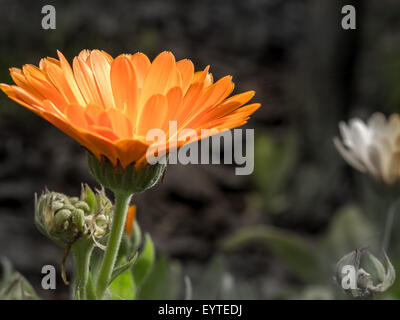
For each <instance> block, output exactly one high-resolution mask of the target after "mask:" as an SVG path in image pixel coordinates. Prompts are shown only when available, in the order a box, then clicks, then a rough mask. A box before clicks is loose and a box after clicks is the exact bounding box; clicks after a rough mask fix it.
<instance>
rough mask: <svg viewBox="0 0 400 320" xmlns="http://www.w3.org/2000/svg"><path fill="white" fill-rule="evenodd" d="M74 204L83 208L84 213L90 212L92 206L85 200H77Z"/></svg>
mask: <svg viewBox="0 0 400 320" xmlns="http://www.w3.org/2000/svg"><path fill="white" fill-rule="evenodd" d="M74 206H75V208H78V209H81V210H82V211H83V212H84V213H85V212H88V213H89V212H90V207H89V205H88V204H87V203H86V202H85V201H77V202H76V203H75V204H74Z"/></svg>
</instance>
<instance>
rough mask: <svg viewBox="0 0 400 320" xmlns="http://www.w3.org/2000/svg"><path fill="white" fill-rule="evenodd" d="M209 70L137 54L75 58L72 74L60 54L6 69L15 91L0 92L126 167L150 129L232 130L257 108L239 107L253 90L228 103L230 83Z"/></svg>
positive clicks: (140, 152)
mask: <svg viewBox="0 0 400 320" xmlns="http://www.w3.org/2000/svg"><path fill="white" fill-rule="evenodd" d="M208 70H209V67H206V68H205V69H204V70H203V71H199V72H195V70H194V67H193V63H192V62H191V61H190V60H187V59H183V60H180V61H178V62H176V61H175V58H174V55H173V54H172V53H171V52H162V53H160V54H159V55H158V56H157V57H156V58H155V59H154V60H153V61H152V62H150V60H149V58H148V57H147V56H146V55H145V54H143V53H135V54H121V55H119V56H118V57H116V58H115V59H114V58H112V57H111V56H110V55H109V54H107V53H106V52H104V51H100V50H92V51H89V50H83V51H81V52H80V54H79V55H78V56H77V57H75V58H74V59H73V63H72V67H71V65H70V64H69V63H68V61H67V60H66V58H65V57H64V56H63V54H62V53H61V52H59V51H58V59H54V58H44V59H42V60H41V61H40V64H39V67H35V66H33V65H24V66H23V67H22V70H21V69H18V68H11V69H10V73H11V77H12V79H13V80H14V82H15V85H7V84H0V88H1V89H2V90H3V91H4V92H5V93H6V94H7V95H8V97H10V98H11V99H13V100H14V101H16V102H18V103H19V104H21V105H23V106H25V107H26V108H28V109H30V110H31V111H33V112H35V113H36V114H38V115H39V116H41V117H43V118H44V119H46V120H47V121H49V122H51V123H52V124H53V125H54V126H56V127H57V128H59V129H60V130H62V131H63V132H65V133H66V134H68V135H69V136H71V137H72V138H73V139H75V140H77V141H78V142H79V143H80V144H81V145H83V146H84V147H86V148H87V149H88V150H89V151H90V152H92V153H93V154H94V155H95V156H96V157H97V158H98V159H99V160H100V159H101V157H102V156H104V157H106V158H107V159H108V160H109V161H110V162H111V163H112V164H113V165H114V166H117V165H118V164H120V165H121V166H122V168H126V167H127V166H128V165H130V164H132V163H135V165H137V164H140V163H145V162H146V157H145V154H146V150H147V149H148V147H149V145H150V143H149V142H147V141H146V133H147V132H148V130H150V129H153V128H159V129H162V130H164V132H168V125H169V121H170V120H171V121H176V122H177V126H178V128H177V130H178V132H179V131H181V130H182V129H185V128H190V129H194V130H196V131H197V132H200V130H201V129H217V130H225V129H231V128H235V127H238V126H240V125H242V124H244V123H245V122H246V121H247V119H248V118H249V116H250V115H251V114H252V113H253V112H254V111H255V110H256V109H258V108H259V106H260V104H258V103H256V104H249V105H246V106H244V105H245V104H246V103H247V102H248V101H249V100H250V99H251V98H252V97H253V95H254V91H248V92H244V93H241V94H238V95H234V96H231V97H229V98H228V96H229V95H230V94H231V93H232V91H233V88H234V84H233V82H232V77H231V76H226V77H223V78H222V79H220V80H218V81H217V82H214V81H213V77H212V75H211V73H209V72H208ZM200 138H201V137H200V135H199V139H200ZM185 143H186V142H185V141H183V142H179V143H178V145H175V146H174V148H176V147H180V146H181V145H183V144H185ZM168 151H170V150H167V152H168Z"/></svg>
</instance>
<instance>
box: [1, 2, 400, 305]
mask: <svg viewBox="0 0 400 320" xmlns="http://www.w3.org/2000/svg"><path fill="white" fill-rule="evenodd" d="M45 4H51V5H54V6H55V8H56V12H57V13H56V21H57V28H56V30H43V29H42V28H41V19H42V17H43V15H42V14H41V8H42V6H43V5H45ZM346 4H353V5H354V6H355V8H356V13H357V29H356V30H343V29H342V28H341V19H342V17H343V16H342V14H341V8H342V7H343V6H344V5H346ZM399 9H400V6H399V3H398V1H396V0H383V1H374V0H364V1H350V0H348V1H339V0H329V1H319V0H293V1H292V0H285V1H283V0H249V1H233V0H231V1H228V0H213V1H211V0H204V1H187V0H185V1H183V0H182V1H177V0H176V1H164V0H143V1H121V0H114V1H68V2H67V1H45V2H43V1H42V2H41V1H11V0H0V21H1V22H2V23H1V25H2V27H1V28H0V44H1V45H0V82H4V83H11V81H12V80H11V78H10V76H9V74H8V68H9V67H12V66H15V67H21V66H22V65H23V64H25V63H31V64H38V62H39V60H40V58H42V57H45V56H52V57H55V56H56V50H57V49H59V50H61V51H62V52H63V53H64V55H65V56H66V57H67V58H68V59H69V61H71V59H72V58H73V57H74V56H75V55H77V54H78V53H79V51H80V50H81V49H84V48H87V49H93V48H100V49H103V50H105V51H107V52H109V53H110V54H112V55H113V56H116V55H118V54H120V53H133V52H136V51H141V52H144V53H146V54H147V55H149V56H150V57H152V58H154V57H155V56H156V55H157V54H158V53H159V52H161V51H163V50H170V51H172V52H173V53H174V54H175V56H176V58H177V59H182V58H190V59H191V60H192V61H193V62H194V64H195V66H196V69H201V68H204V67H205V66H206V65H208V64H209V65H211V72H212V73H213V75H214V78H220V77H222V76H224V75H226V74H231V75H233V77H234V82H235V84H236V87H235V92H236V93H239V92H242V91H245V90H251V89H254V90H255V91H256V96H255V98H254V99H253V100H254V101H255V102H260V103H261V104H262V107H261V108H260V109H259V110H258V111H257V112H256V113H255V114H254V115H253V117H252V118H251V120H250V121H249V123H248V124H247V125H246V126H245V127H246V128H255V137H256V147H255V158H254V159H255V172H254V173H253V175H251V176H236V175H235V174H234V167H233V166H228V165H188V166H184V165H170V166H169V167H168V170H167V173H166V176H165V179H164V181H163V183H161V184H159V185H158V186H157V187H155V188H154V189H152V190H150V191H148V192H146V193H145V194H141V195H138V196H136V197H135V198H134V202H135V203H136V204H137V207H138V216H137V218H138V222H139V223H140V225H141V228H142V230H143V231H146V232H149V233H150V234H151V236H152V237H153V240H154V242H155V244H156V248H157V252H158V256H159V257H160V259H163V261H162V263H163V264H164V267H165V270H166V271H165V270H164V271H165V279H166V280H165V279H164V280H165V281H166V282H165V283H166V284H165V287H166V288H164V289H165V290H166V291H165V292H168V294H169V297H171V298H175V297H179V296H180V295H181V293H182V290H183V289H182V288H180V286H182V284H183V280H182V279H183V276H184V275H188V276H189V277H190V279H191V280H192V283H193V290H194V297H199V298H201V297H203V298H210V299H213V298H227V297H237V298H244V299H246V298H247V299H250V298H262V299H276V298H287V299H291V298H334V297H337V296H338V294H339V293H338V292H336V291H335V289H334V285H333V281H332V276H333V271H332V270H333V266H334V263H335V262H336V261H337V260H338V259H339V258H340V257H341V256H343V255H344V254H346V253H348V252H349V251H351V250H353V249H355V248H357V247H358V246H364V245H369V244H370V243H373V242H376V241H379V238H380V234H381V227H382V224H383V222H384V220H385V215H386V210H387V208H388V206H389V205H390V203H391V201H392V199H393V196H392V195H391V193H390V192H388V191H387V190H385V189H384V188H382V187H381V186H379V185H377V184H375V183H373V182H371V181H370V180H371V179H369V178H368V177H364V176H362V175H361V174H359V173H357V172H355V171H354V170H353V169H352V168H350V167H349V166H348V165H347V164H346V163H345V162H344V160H342V159H341V157H340V156H339V155H338V153H337V152H336V150H335V149H334V146H333V143H332V138H333V137H334V136H335V135H337V134H338V129H337V124H338V122H339V121H341V120H347V119H348V118H349V117H352V116H359V117H361V118H363V119H366V118H367V117H368V116H369V115H370V114H371V113H373V112H374V111H382V112H384V113H386V114H389V113H391V112H395V111H396V110H398V106H399V103H400V19H399V18H398V16H399ZM81 182H88V183H89V184H90V185H91V186H97V185H96V182H95V181H94V179H93V178H92V177H91V176H90V175H89V174H88V170H87V165H86V159H85V152H84V150H83V149H82V148H81V147H80V146H79V145H78V144H77V143H76V142H75V141H73V140H72V139H71V138H69V137H67V136H66V135H64V134H62V133H61V132H59V131H58V130H57V129H55V128H54V127H53V126H51V125H50V124H49V123H47V122H46V121H44V120H42V119H40V118H38V117H37V116H35V115H34V114H33V113H31V112H29V111H28V110H26V109H25V108H23V107H21V106H19V105H17V104H16V103H14V102H13V101H11V100H9V99H8V98H7V97H6V95H4V94H2V95H1V96H0V255H1V256H6V257H7V258H8V259H9V260H10V261H11V262H12V264H13V265H14V267H15V268H16V269H17V270H18V271H19V272H21V273H22V274H24V275H25V276H26V277H27V278H28V279H29V280H30V281H31V282H32V284H33V285H34V286H35V288H36V289H38V291H39V293H40V294H41V295H42V296H44V297H46V298H50V299H56V298H65V297H67V293H68V288H67V287H66V286H64V285H63V284H62V282H61V280H60V281H59V283H58V287H57V290H56V291H55V292H45V291H43V290H40V280H41V274H40V270H41V267H42V266H43V265H44V264H53V265H55V266H57V269H58V270H59V266H60V262H61V259H62V255H63V250H62V249H60V248H58V247H57V246H56V245H54V244H53V243H51V242H50V241H48V240H47V239H46V238H44V237H43V236H42V235H41V234H40V233H39V232H38V231H37V230H36V229H35V226H34V224H33V200H34V196H33V195H34V193H35V192H36V193H40V192H41V190H43V189H44V188H45V187H46V186H47V187H48V188H49V189H51V190H55V191H59V192H63V193H66V194H69V195H74V194H76V195H77V194H79V191H80V183H81ZM260 226H265V228H264V227H263V228H261V229H260ZM257 228H259V229H257ZM246 237H247V238H246ZM246 239H247V240H246ZM396 252H397V251H396V248H395V246H393V248H392V252H389V255H390V254H391V256H393V257H394V259H395V260H396V257H397V256H398V254H397V255H396ZM398 258H400V257H398ZM398 258H397V259H398ZM314 259H316V260H318V263H317V262H315V260H314ZM321 261H323V262H321ZM160 269H161V267H159V269H158V270H160ZM174 277H175V278H174ZM171 279H177V280H176V281H174V284H171V283H169V282H168V281H170V280H171ZM175 282H176V283H175ZM172 286H173V287H174V288H171V287H172ZM176 286H178V287H176ZM174 290H175V291H174ZM398 291H399V290H398V289H397V287H396V286H395V288H394V289H393V290H392V292H391V293H390V295H391V296H396V294H398V293H397V292H398ZM171 292H172V293H171ZM148 297H158V296H154V295H151V294H150V293H149V295H148ZM339 297H340V295H339Z"/></svg>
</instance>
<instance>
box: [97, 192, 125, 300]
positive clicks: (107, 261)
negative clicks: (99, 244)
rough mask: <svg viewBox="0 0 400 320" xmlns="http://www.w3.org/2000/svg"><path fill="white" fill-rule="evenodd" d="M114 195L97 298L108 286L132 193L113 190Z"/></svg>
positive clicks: (101, 295) (100, 296)
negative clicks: (112, 214) (111, 219)
mask: <svg viewBox="0 0 400 320" xmlns="http://www.w3.org/2000/svg"><path fill="white" fill-rule="evenodd" d="M114 195H115V211H114V216H113V222H112V226H111V232H110V236H109V239H108V243H107V248H106V251H105V253H104V256H103V261H102V263H101V267H100V273H99V277H98V280H97V285H96V296H97V298H98V299H102V298H103V296H104V293H105V292H106V290H107V287H108V286H109V282H110V278H111V275H112V271H113V269H114V264H115V260H116V258H117V254H118V250H119V246H120V243H121V238H122V234H123V232H124V226H125V220H126V214H127V212H128V207H129V203H130V201H131V198H132V194H130V193H126V192H121V191H119V192H114Z"/></svg>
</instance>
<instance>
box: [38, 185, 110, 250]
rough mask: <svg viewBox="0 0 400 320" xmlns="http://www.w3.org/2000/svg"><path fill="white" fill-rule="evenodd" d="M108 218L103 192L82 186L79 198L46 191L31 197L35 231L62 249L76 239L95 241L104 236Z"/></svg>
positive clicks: (107, 204) (108, 222)
mask: <svg viewBox="0 0 400 320" xmlns="http://www.w3.org/2000/svg"><path fill="white" fill-rule="evenodd" d="M112 215H113V212H112V203H111V201H110V200H109V199H108V198H107V197H106V195H105V193H104V190H101V191H97V192H93V191H92V189H91V188H90V187H89V186H87V185H82V190H81V196H80V197H68V196H66V195H64V194H62V193H58V192H52V191H48V190H45V191H44V192H43V193H42V195H41V196H40V197H37V196H36V197H35V224H36V226H37V228H38V229H39V231H41V232H42V233H43V234H44V235H46V236H47V237H49V238H50V239H52V240H53V241H55V242H56V243H58V244H59V245H61V246H63V247H65V246H66V245H67V244H68V243H70V242H71V241H76V240H77V239H80V238H81V239H85V238H86V239H88V240H89V241H92V240H93V241H94V242H96V240H97V239H100V238H102V237H103V236H105V235H106V234H107V233H108V231H109V229H110V226H111V222H112Z"/></svg>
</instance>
